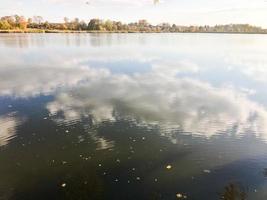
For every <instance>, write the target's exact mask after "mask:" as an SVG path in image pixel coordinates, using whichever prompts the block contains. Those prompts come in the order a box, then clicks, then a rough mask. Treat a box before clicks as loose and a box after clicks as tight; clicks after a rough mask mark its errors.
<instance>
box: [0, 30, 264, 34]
mask: <svg viewBox="0 0 267 200" xmlns="http://www.w3.org/2000/svg"><path fill="white" fill-rule="evenodd" d="M3 33H5V34H7V33H10V34H14V33H71V34H73V33H77V34H80V33H209V34H211V33H214V34H260V35H265V34H267V33H265V32H263V33H260V32H188V31H187V32H178V31H176V32H170V31H169V32H164V31H95V30H93V31H92V30H88V31H75V30H63V31H62V30H48V29H47V30H43V29H26V30H21V29H18V30H0V34H3Z"/></svg>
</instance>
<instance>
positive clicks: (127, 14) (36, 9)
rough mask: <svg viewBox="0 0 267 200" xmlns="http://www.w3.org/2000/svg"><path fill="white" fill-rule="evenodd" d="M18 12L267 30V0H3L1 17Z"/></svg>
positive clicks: (58, 17) (48, 16)
mask: <svg viewBox="0 0 267 200" xmlns="http://www.w3.org/2000/svg"><path fill="white" fill-rule="evenodd" d="M86 2H89V3H88V4H87V3H86ZM15 13H17V14H19V15H25V16H26V17H30V16H33V15H41V16H43V17H44V18H45V19H46V20H49V21H58V22H60V21H63V18H64V17H65V16H67V17H69V18H74V17H78V18H80V19H83V20H86V21H87V20H88V19H91V18H102V19H113V20H120V21H123V22H129V21H137V20H139V19H147V20H148V21H149V22H151V23H153V24H157V23H161V22H170V23H176V24H181V25H204V24H210V25H214V24H228V23H250V24H254V25H259V26H263V27H266V28H267V0H161V1H160V3H159V4H157V5H154V4H153V0H0V16H3V15H11V14H15Z"/></svg>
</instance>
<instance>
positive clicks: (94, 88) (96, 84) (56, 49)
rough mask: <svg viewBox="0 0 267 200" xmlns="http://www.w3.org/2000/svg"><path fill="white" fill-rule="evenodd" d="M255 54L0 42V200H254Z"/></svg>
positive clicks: (262, 95) (147, 40)
mask: <svg viewBox="0 0 267 200" xmlns="http://www.w3.org/2000/svg"><path fill="white" fill-rule="evenodd" d="M266 46H267V37H266V36H265V35H244V34H242V35H239V34H236V35H229V34H1V35H0V177H1V178H0V199H4V200H5V199H11V200H13V199H34V200H35V199H114V200H118V199H133V200H136V199H144V200H146V199H168V200H169V199H170V200H171V199H222V198H223V199H229V200H230V199H242V198H244V199H253V200H257V199H259V200H261V199H266V198H267V191H266V187H267V178H266V176H267V90H266V87H267V57H266V55H267V48H266ZM233 196H234V198H233Z"/></svg>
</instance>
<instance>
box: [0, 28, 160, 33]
mask: <svg viewBox="0 0 267 200" xmlns="http://www.w3.org/2000/svg"><path fill="white" fill-rule="evenodd" d="M0 33H156V32H143V31H142V32H140V31H73V30H50V29H25V30H22V29H13V30H0Z"/></svg>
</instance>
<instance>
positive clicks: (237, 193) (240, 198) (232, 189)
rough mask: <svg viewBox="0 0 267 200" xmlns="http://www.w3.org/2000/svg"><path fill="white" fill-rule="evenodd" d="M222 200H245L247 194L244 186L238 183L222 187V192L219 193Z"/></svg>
mask: <svg viewBox="0 0 267 200" xmlns="http://www.w3.org/2000/svg"><path fill="white" fill-rule="evenodd" d="M220 196H221V197H220V199H222V200H245V199H247V194H246V191H245V189H244V188H242V187H240V186H239V185H238V184H233V183H231V184H229V185H227V186H226V187H225V188H224V192H223V193H222V194H221V195H220Z"/></svg>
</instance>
